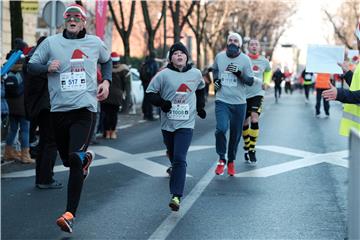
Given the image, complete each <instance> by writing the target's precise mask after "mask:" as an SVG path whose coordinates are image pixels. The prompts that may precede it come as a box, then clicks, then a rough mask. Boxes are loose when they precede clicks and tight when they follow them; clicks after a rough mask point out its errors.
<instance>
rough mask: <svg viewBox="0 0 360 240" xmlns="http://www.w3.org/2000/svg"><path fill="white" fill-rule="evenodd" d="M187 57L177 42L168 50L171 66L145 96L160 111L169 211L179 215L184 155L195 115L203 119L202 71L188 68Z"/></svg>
mask: <svg viewBox="0 0 360 240" xmlns="http://www.w3.org/2000/svg"><path fill="white" fill-rule="evenodd" d="M188 60H189V53H188V50H187V49H186V47H185V46H184V45H183V44H182V43H180V42H178V43H175V44H174V45H173V46H171V48H170V54H169V61H170V63H169V64H168V65H167V66H166V68H164V69H163V70H161V71H160V72H158V73H157V74H156V75H155V76H154V77H153V79H152V80H151V82H150V84H149V86H148V88H147V90H146V93H147V94H148V97H149V100H150V102H151V103H152V104H153V105H155V106H157V107H160V108H161V131H162V135H163V138H164V143H165V145H166V149H167V155H168V157H169V159H170V162H171V166H172V167H171V173H170V194H172V197H171V200H170V203H169V207H170V208H171V210H172V211H178V210H179V208H180V200H181V197H182V196H183V192H184V186H185V179H186V166H187V163H186V155H187V152H188V149H189V146H190V143H191V139H192V135H193V128H194V126H195V116H196V115H195V114H196V112H197V114H198V115H199V117H201V118H202V119H204V118H205V117H206V112H205V110H204V107H205V98H204V87H205V82H204V80H203V78H202V75H201V71H200V70H199V69H196V68H192V66H191V65H190V64H188Z"/></svg>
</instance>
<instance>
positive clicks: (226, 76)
mask: <svg viewBox="0 0 360 240" xmlns="http://www.w3.org/2000/svg"><path fill="white" fill-rule="evenodd" d="M237 84H238V80H237V78H236V76H235V75H234V74H233V73H232V72H228V71H225V72H223V73H222V74H221V85H223V86H228V87H237Z"/></svg>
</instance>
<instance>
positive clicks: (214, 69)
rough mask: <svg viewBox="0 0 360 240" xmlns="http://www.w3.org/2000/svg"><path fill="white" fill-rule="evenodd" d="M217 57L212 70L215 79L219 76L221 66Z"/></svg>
mask: <svg viewBox="0 0 360 240" xmlns="http://www.w3.org/2000/svg"><path fill="white" fill-rule="evenodd" d="M217 59H218V57H217V56H216V57H215V61H214V63H213V65H212V72H213V79H214V80H215V79H218V78H219V66H218V63H217Z"/></svg>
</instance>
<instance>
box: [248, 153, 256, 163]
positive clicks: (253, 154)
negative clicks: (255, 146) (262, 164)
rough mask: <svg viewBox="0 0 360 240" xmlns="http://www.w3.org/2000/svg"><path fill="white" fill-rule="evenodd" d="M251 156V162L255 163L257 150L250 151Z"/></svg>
mask: <svg viewBox="0 0 360 240" xmlns="http://www.w3.org/2000/svg"><path fill="white" fill-rule="evenodd" d="M249 158H250V163H253V164H255V163H256V156H255V151H254V150H252V151H249Z"/></svg>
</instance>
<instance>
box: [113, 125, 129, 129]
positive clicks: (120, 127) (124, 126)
mask: <svg viewBox="0 0 360 240" xmlns="http://www.w3.org/2000/svg"><path fill="white" fill-rule="evenodd" d="M132 126H133V124H125V125H121V126H119V127H117V128H116V129H124V128H129V127H132Z"/></svg>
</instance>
